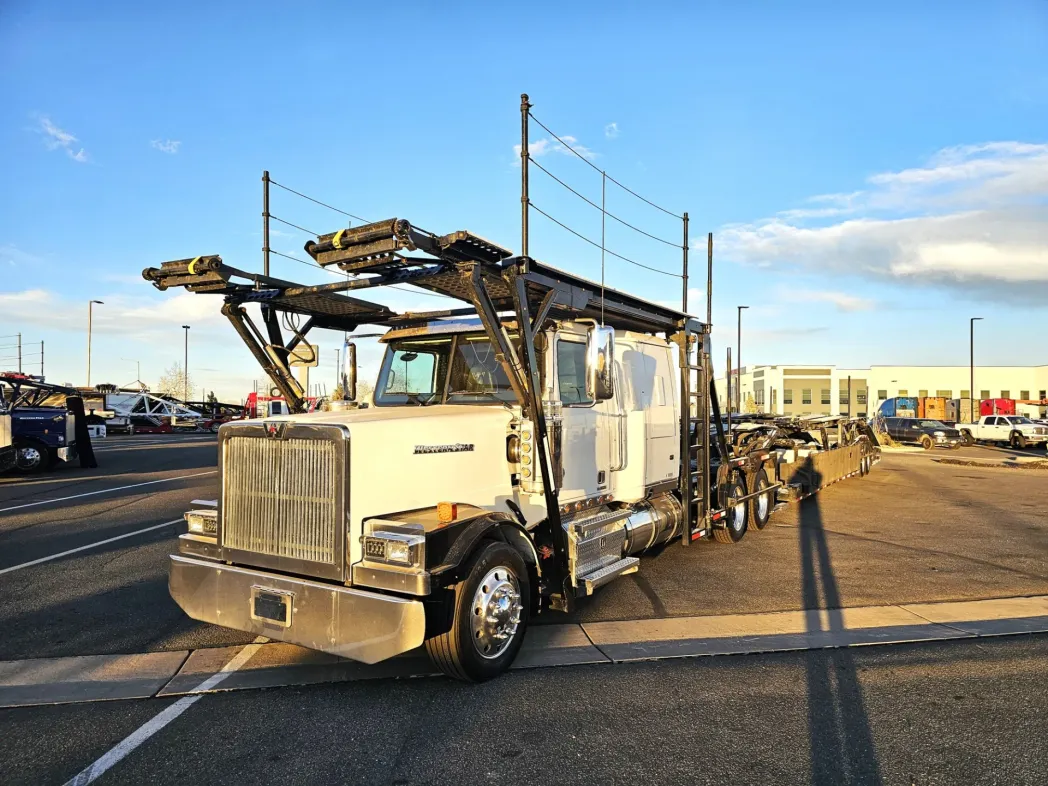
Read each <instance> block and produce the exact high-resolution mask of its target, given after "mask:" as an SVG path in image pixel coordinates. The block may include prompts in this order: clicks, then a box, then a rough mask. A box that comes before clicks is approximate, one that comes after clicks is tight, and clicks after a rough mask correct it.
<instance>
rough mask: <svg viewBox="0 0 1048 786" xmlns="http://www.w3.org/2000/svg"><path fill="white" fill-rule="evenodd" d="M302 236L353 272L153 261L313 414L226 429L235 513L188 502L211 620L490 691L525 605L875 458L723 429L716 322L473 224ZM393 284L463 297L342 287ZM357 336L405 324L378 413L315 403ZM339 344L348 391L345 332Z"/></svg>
mask: <svg viewBox="0 0 1048 786" xmlns="http://www.w3.org/2000/svg"><path fill="white" fill-rule="evenodd" d="M306 250H307V252H308V253H310V254H311V255H312V256H313V258H314V259H315V260H316V261H317V263H318V264H320V265H322V266H332V267H335V268H337V269H340V270H343V271H346V272H348V273H351V274H353V275H354V276H355V277H354V278H348V279H347V280H346V281H341V282H338V283H334V284H328V285H321V286H313V287H307V286H299V285H297V284H294V283H292V282H288V281H283V280H280V279H276V278H272V277H268V276H262V275H258V274H254V273H248V272H244V271H242V270H237V269H236V268H232V267H230V266H228V265H226V264H225V263H223V262H222V260H221V258H220V257H218V256H206V257H196V258H193V259H183V260H177V261H173V262H165V263H164V264H163V265H162V266H161V267H160V268H148V269H146V270H145V271H144V272H143V275H144V277H145V278H146V279H147V280H149V281H151V282H152V283H153V284H154V285H155V286H157V287H158V288H160V289H167V288H169V287H177V286H184V287H187V288H188V289H190V290H192V291H198V292H202V293H213V294H220V295H223V296H224V298H225V305H224V306H223V313H224V314H225V315H226V316H227V317H228V318H229V319H230V321H231V322H232V323H233V325H234V327H235V328H236V330H237V332H238V333H239V334H240V336H241V337H242V338H243V339H244V341H245V342H246V343H247V345H248V347H249V348H250V350H251V351H252V353H253V354H254V355H255V357H256V358H257V359H258V361H259V362H260V364H261V365H262V367H263V368H264V369H265V370H266V371H267V373H268V374H269V375H270V377H271V378H272V380H273V382H274V384H275V385H276V387H277V388H278V389H279V390H280V392H281V394H282V396H283V397H284V399H285V400H286V401H287V402H288V404H289V407H290V409H291V411H292V413H295V412H299V413H300V414H289V415H284V416H279V417H267V418H262V419H256V420H244V421H238V422H233V423H227V424H225V425H223V426H222V427H221V429H220V431H219V462H220V463H219V467H220V475H221V496H220V498H219V501H218V507H217V510H197V511H191V512H190V513H188V514H187V521H188V528H189V531H188V532H187V533H186V534H184V535H182V536H181V538H180V542H179V553H178V554H175V555H172V556H171V566H170V591H171V594H172V596H173V597H174V599H175V600H176V601H177V602H178V603H179V605H180V606H181V607H182V608H183V609H184V610H185V611H186V612H187V613H188V614H189V615H190V616H191V617H193V618H195V619H198V620H204V621H207V622H211V623H214V624H216V625H223V626H227V627H230V628H235V629H239V630H244V631H250V632H252V633H256V634H260V635H264V636H268V637H269V638H273V639H279V640H283V641H288V642H294V643H296V644H300V645H303V646H306V647H311V648H314V649H317V650H322V651H324V652H328V653H333V654H336V655H340V656H343V657H346V658H351V659H354V660H357V661H362V662H365V663H374V662H377V661H381V660H383V659H386V658H390V657H392V656H395V655H397V654H400V653H403V652H406V651H408V650H412V649H414V648H416V647H420V646H422V645H424V646H425V647H426V649H427V650H428V652H429V654H430V656H431V658H432V659H433V661H434V662H435V664H436V665H437V666H439V667H440V668H441V669H442V670H443V671H445V672H446V673H448V674H450V675H452V676H454V677H457V678H460V679H464V680H470V681H478V680H484V679H487V678H490V677H493V676H495V675H497V674H499V673H501V672H502V671H504V670H505V669H506V668H508V667H509V665H510V663H511V662H512V661H513V659H514V657H515V656H516V654H517V652H518V650H519V649H520V646H521V642H522V640H523V637H524V633H525V630H526V628H527V625H528V621H529V619H530V618H531V617H532V615H535V614H538V613H544V612H546V611H548V610H550V609H559V610H570V609H571V608H573V607H574V606H575V605H576V604H577V603H579V602H581V601H582V600H583V599H584V598H586V597H587V596H590V595H592V594H593V593H594V592H596V591H597V590H598V589H599V588H600V587H601V586H603V585H605V584H607V583H608V582H610V581H612V580H614V579H615V578H617V577H619V576H622V575H625V574H628V573H632V572H635V571H637V570H638V569H639V566H640V559H639V557H640V555H641V554H644V553H645V552H648V551H651V550H653V549H657V548H659V547H661V546H663V545H664V544H667V543H669V542H670V541H674V540H676V541H679V542H680V543H682V544H683V545H689V544H691V543H692V542H693V541H696V540H699V539H703V538H713V539H716V540H718V541H721V542H725V543H734V542H737V541H738V540H739V539H741V538H742V537H743V536H744V535H745V534H746V532H747V530H750V529H753V530H756V529H761V528H763V527H764V526H765V524H766V523H767V521H768V517H769V516H770V515H771V513H772V511H773V510H774V509H775V507H776V505H777V503H779V502H780V501H785V500H788V499H790V498H796V497H800V496H804V495H807V494H810V493H812V492H814V491H816V490H818V489H819V488H820V487H822V486H824V485H826V484H828V483H831V482H834V481H836V480H839V479H841V478H844V477H848V476H851V475H860V474H865V473H867V472H869V470H870V469H871V468H872V466H873V464H874V463H875V462H876V461H877V460H878V458H879V449H878V448H877V447H876V440H875V438H874V437H873V435H872V433H871V432H870V431H869V429H868V428H867V427H866V426H865V424H864V423H862V421H859V420H849V419H847V418H823V419H819V420H818V421H817V422H812V423H808V424H798V423H795V422H785V421H781V422H778V421H775V420H774V419H767V420H764V421H758V422H755V423H750V424H748V425H747V426H746V428H745V429H737V430H735V432H734V433H733V434H732V433H731V432H730V431H729V432H728V433H725V429H724V428H723V426H722V420H721V416H720V411H719V407H718V403H717V401H716V398H715V393H713V390H714V389H713V387H712V386H711V381H712V377H713V373H712V366H711V363H710V344H709V337H710V334H709V325H708V324H704V323H701V322H699V321H697V320H695V319H693V318H692V317H690V316H688V315H687V314H684V313H681V312H679V311H675V310H673V309H671V308H667V307H665V306H663V305H659V304H656V303H652V302H647V301H644V300H641V299H639V298H636V297H633V296H631V295H628V294H626V293H623V292H619V291H615V290H611V289H605V288H603V287H601V286H600V285H598V284H595V283H592V282H589V281H586V280H584V279H581V278H578V277H576V276H573V275H571V274H568V273H564V272H562V271H558V270H555V269H553V268H551V267H549V266H547V265H544V264H542V263H540V262H537V261H536V260H534V259H531V258H528V257H513V256H511V253H510V252H509V251H508V250H506V249H503V248H500V247H498V246H496V245H495V244H493V243H490V242H488V241H486V240H483V239H482V238H480V237H478V236H476V235H473V234H470V233H468V232H455V233H452V234H449V235H444V236H438V235H433V234H430V233H428V232H424V231H422V230H419V229H417V228H415V227H413V226H412V225H411V224H410V223H409V222H407V221H404V220H398V219H391V220H388V221H383V222H378V223H374V224H369V225H365V226H361V227H356V228H353V229H344V230H341V231H339V232H337V233H332V234H329V235H323V236H321V237H319V238H318V240H317V241H315V242H312V241H311V242H310V243H309V244H307V247H306ZM392 284H397V285H403V284H413V285H415V286H418V287H421V288H424V289H426V290H429V291H431V292H436V293H440V294H443V295H447V296H449V297H453V298H457V299H459V300H461V301H464V302H465V303H466V304H468V306H467V307H464V308H454V309H445V310H443V311H437V312H429V313H405V314H399V313H396V312H394V311H393V310H391V309H389V308H387V307H386V306H384V305H381V304H379V303H376V302H371V301H368V300H361V299H358V298H357V297H355V296H351V295H348V294H346V293H347V292H352V293H354V295H355V294H359V292H360V291H361V290H365V289H371V290H373V291H377V288H379V287H382V286H386V285H392ZM252 303H257V304H260V305H261V311H260V314H261V321H262V323H263V325H262V326H261V327H260V326H258V325H256V324H255V321H254V320H253V319H252V318H251V317H250V315H249V312H248V311H246V310H245V306H247V305H248V304H252ZM282 320H283V321H282ZM296 320H297V322H296ZM281 324H284V325H285V326H286V325H293V326H295V327H294V330H293V335H292V336H290V337H285V336H284V335H283V334H282V331H281V328H280V326H281ZM363 325H370V326H375V325H378V326H382V327H384V328H386V329H387V330H388V332H386V333H385V336H384V338H383V341H384V342H385V356H384V359H383V361H382V366H381V370H380V372H379V375H378V379H377V382H376V385H375V393H374V396H373V401H372V402H371V403H372V404H373V405H372V406H369V407H367V408H357V407H356V405H355V404H354V403H353V402H352V401H345V402H335V404H334V405H333V408H332V409H331V410H330V411H327V412H313V413H303V412H301V410H302V409H303V408H304V396H303V391H302V389H301V388H300V387H299V386H298V383H297V382H296V381H295V378H294V376H293V375H292V373H291V369H290V367H289V365H288V356H289V354H290V353H291V352H292V351H293V349H294V347H295V345H296V344H298V343H299V342H301V341H304V340H306V334H307V333H308V332H309V331H310V330H311V329H314V328H328V329H333V330H337V331H339V332H344V331H345V332H349V333H351V334H352V331H354V330H356V329H357V328H358V327H360V326H363ZM344 357H345V359H346V367H345V369H344V372H343V373H344V384H343V386H342V387H343V388H344V389H345V390H346V391H347V394H348V396H349V398H350V399H352V398H353V391H354V390H355V387H356V385H355V374H356V371H355V349H354V347H353V346H351V345H347V347H346V351H345V354H344ZM711 395H712V396H713V397H711Z"/></svg>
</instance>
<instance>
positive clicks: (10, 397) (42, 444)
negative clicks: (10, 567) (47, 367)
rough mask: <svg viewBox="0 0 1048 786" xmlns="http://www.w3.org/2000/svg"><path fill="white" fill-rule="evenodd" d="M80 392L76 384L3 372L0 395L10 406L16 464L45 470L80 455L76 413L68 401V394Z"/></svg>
mask: <svg viewBox="0 0 1048 786" xmlns="http://www.w3.org/2000/svg"><path fill="white" fill-rule="evenodd" d="M79 395H80V392H79V391H78V390H76V389H75V388H68V387H63V386H61V385H51V384H48V383H46V382H44V381H43V378H42V377H33V376H30V375H28V374H18V373H13V372H9V373H7V374H4V375H0V398H3V399H5V400H6V402H7V406H8V408H9V410H10V414H11V435H12V437H13V443H14V447H15V466H16V468H17V469H18V470H19V471H20V472H25V473H34V472H41V471H44V470H47V469H49V468H50V467H51V466H53V465H54V464H55V463H56V462H58V461H61V462H70V461H75V460H76V459H77V458H78V457H79V454H78V451H77V434H76V428H77V423H76V416H75V415H74V414H73V412H72V411H70V410H69V408H68V407H67V406H66V403H65V402H66V397H67V396H79ZM0 444H2V443H0Z"/></svg>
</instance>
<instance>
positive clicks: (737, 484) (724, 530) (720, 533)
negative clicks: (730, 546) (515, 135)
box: [713, 472, 750, 543]
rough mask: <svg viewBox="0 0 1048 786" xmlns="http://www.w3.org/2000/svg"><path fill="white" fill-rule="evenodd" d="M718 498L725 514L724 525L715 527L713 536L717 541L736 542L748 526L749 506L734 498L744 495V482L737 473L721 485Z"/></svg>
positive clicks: (740, 538)
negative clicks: (725, 524)
mask: <svg viewBox="0 0 1048 786" xmlns="http://www.w3.org/2000/svg"><path fill="white" fill-rule="evenodd" d="M721 492H722V493H721V495H720V496H719V499H720V500H721V502H722V504H723V505H724V511H725V513H726V515H727V518H726V523H727V526H725V527H715V528H714V530H713V537H714V538H716V540H717V542H718V543H738V542H739V541H740V540H742V538H743V536H744V535H745V534H746V529H747V528H748V526H749V508H750V506H749V505H747V504H746V503H745V502H739V503H736V502H735V500H736V499H738V498H739V497H744V496H745V495H746V484H745V483H744V481H743V479H742V476H741V475H740V474H739V473H737V472H736V473H734V474H733V475H732V476H731V477H730V478H729V480H728V482H727V483H726V484H725V485H724V486H723V487H722V489H721Z"/></svg>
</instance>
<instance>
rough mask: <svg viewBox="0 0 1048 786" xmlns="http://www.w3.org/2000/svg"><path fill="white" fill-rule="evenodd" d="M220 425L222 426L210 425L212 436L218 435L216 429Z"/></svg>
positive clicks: (217, 424)
mask: <svg viewBox="0 0 1048 786" xmlns="http://www.w3.org/2000/svg"><path fill="white" fill-rule="evenodd" d="M221 425H222V424H221V423H212V424H211V428H210V431H211V433H212V434H217V433H218V427H219V426H221Z"/></svg>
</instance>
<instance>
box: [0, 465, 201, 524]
mask: <svg viewBox="0 0 1048 786" xmlns="http://www.w3.org/2000/svg"><path fill="white" fill-rule="evenodd" d="M217 472H218V470H217V469H213V470H210V471H209V472H194V473H193V474H192V475H179V476H178V477H177V478H162V479H160V480H147V481H146V482H145V483H132V484H131V485H130V486H117V487H116V488H112V489H100V490H98V491H87V492H84V493H83V494H74V495H73V496H71V497H58V498H56V499H42V500H40V501H39V502H27V503H26V504H24V505H14V506H13V507H10V508H0V513H6V512H7V511H9V510H21V509H22V508H32V507H35V506H36V505H47V504H49V503H51V502H65V501H67V500H70V499H80V497H92V496H94V495H95V494H108V493H109V492H111V491H123V490H124V489H133V488H137V487H138V486H152V485H153V484H154V483H170V482H171V481H173V480H184V479H186V478H199V477H200V476H201V475H214V474H215V473H217Z"/></svg>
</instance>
